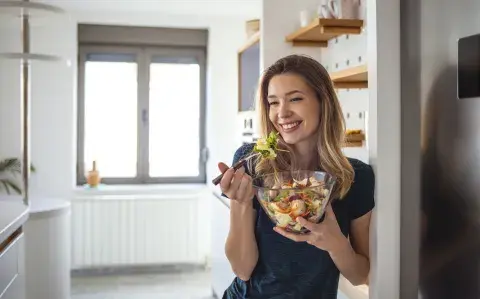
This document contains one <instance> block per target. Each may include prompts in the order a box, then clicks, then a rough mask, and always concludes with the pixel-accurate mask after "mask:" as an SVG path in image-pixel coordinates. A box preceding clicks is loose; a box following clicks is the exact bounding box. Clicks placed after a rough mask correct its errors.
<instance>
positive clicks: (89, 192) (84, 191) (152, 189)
mask: <svg viewBox="0 0 480 299" xmlns="http://www.w3.org/2000/svg"><path fill="white" fill-rule="evenodd" d="M205 190H207V185H206V184H149V185H100V186H99V187H97V188H90V187H88V186H77V187H76V188H75V189H74V194H75V198H82V197H89V198H91V197H92V196H94V197H97V196H98V197H99V198H101V197H105V198H108V197H110V196H118V195H122V196H123V195H125V196H129V195H147V196H148V195H152V196H155V195H159V194H161V195H169V194H172V195H174V194H179V193H181V194H198V193H199V192H204V191H205Z"/></svg>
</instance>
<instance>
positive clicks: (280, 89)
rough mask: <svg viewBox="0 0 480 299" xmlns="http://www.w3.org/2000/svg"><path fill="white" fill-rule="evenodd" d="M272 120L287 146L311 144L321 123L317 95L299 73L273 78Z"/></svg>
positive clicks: (271, 87) (269, 97) (270, 87)
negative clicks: (305, 142) (301, 143)
mask: <svg viewBox="0 0 480 299" xmlns="http://www.w3.org/2000/svg"><path fill="white" fill-rule="evenodd" d="M267 100H268V103H269V110H268V111H269V118H270V121H271V122H272V123H273V125H274V127H275V129H276V130H277V131H278V132H279V133H280V135H282V137H283V140H285V142H286V143H288V144H291V145H293V144H298V143H300V142H304V141H312V138H314V137H315V133H316V132H317V128H318V124H319V122H320V103H319V101H318V99H317V97H316V95H315V92H314V91H313V89H312V88H310V87H309V86H308V85H307V83H305V81H304V80H303V78H302V77H300V76H299V75H296V74H282V75H276V76H274V77H273V78H272V79H271V80H270V83H269V85H268V98H267Z"/></svg>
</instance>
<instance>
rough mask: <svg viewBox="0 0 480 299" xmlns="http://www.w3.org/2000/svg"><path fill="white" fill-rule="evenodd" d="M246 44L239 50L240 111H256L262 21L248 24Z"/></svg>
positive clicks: (253, 21) (252, 21)
mask: <svg viewBox="0 0 480 299" xmlns="http://www.w3.org/2000/svg"><path fill="white" fill-rule="evenodd" d="M247 35H248V39H247V41H246V43H245V44H244V45H243V46H242V47H241V48H240V49H239V50H238V111H239V112H244V111H250V110H254V108H255V107H254V105H255V93H256V90H257V84H258V80H259V79H260V20H251V21H248V22H247Z"/></svg>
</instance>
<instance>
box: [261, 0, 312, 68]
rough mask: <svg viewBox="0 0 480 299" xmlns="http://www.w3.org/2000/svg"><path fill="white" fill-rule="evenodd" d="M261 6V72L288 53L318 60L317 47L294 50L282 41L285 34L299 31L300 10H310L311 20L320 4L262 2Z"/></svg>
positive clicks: (305, 0) (309, 1) (287, 0)
mask: <svg viewBox="0 0 480 299" xmlns="http://www.w3.org/2000/svg"><path fill="white" fill-rule="evenodd" d="M262 3H263V7H262V18H261V26H262V33H261V43H260V68H261V69H262V70H263V69H264V68H266V67H268V66H270V65H271V64H273V63H274V62H275V61H276V60H278V59H280V58H282V57H284V56H287V55H290V54H305V55H309V56H311V57H313V58H315V59H317V60H318V61H320V56H321V50H320V48H318V47H293V46H292V44H291V43H287V42H285V37H286V36H287V35H289V34H290V33H292V32H294V31H295V30H297V29H299V28H300V11H302V10H305V9H307V10H309V11H311V12H312V13H311V16H312V20H313V17H314V13H315V12H316V11H317V7H318V5H319V4H320V1H318V0H302V1H290V0H263V1H262Z"/></svg>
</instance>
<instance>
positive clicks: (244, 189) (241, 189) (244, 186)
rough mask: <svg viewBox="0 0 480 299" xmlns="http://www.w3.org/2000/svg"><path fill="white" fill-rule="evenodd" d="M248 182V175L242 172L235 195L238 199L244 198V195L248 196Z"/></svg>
mask: <svg viewBox="0 0 480 299" xmlns="http://www.w3.org/2000/svg"><path fill="white" fill-rule="evenodd" d="M249 183H250V180H249V179H248V175H246V174H244V175H243V177H242V179H241V182H240V185H239V186H238V191H237V197H238V199H240V200H244V199H245V197H246V196H248V192H249V190H248V185H249Z"/></svg>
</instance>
